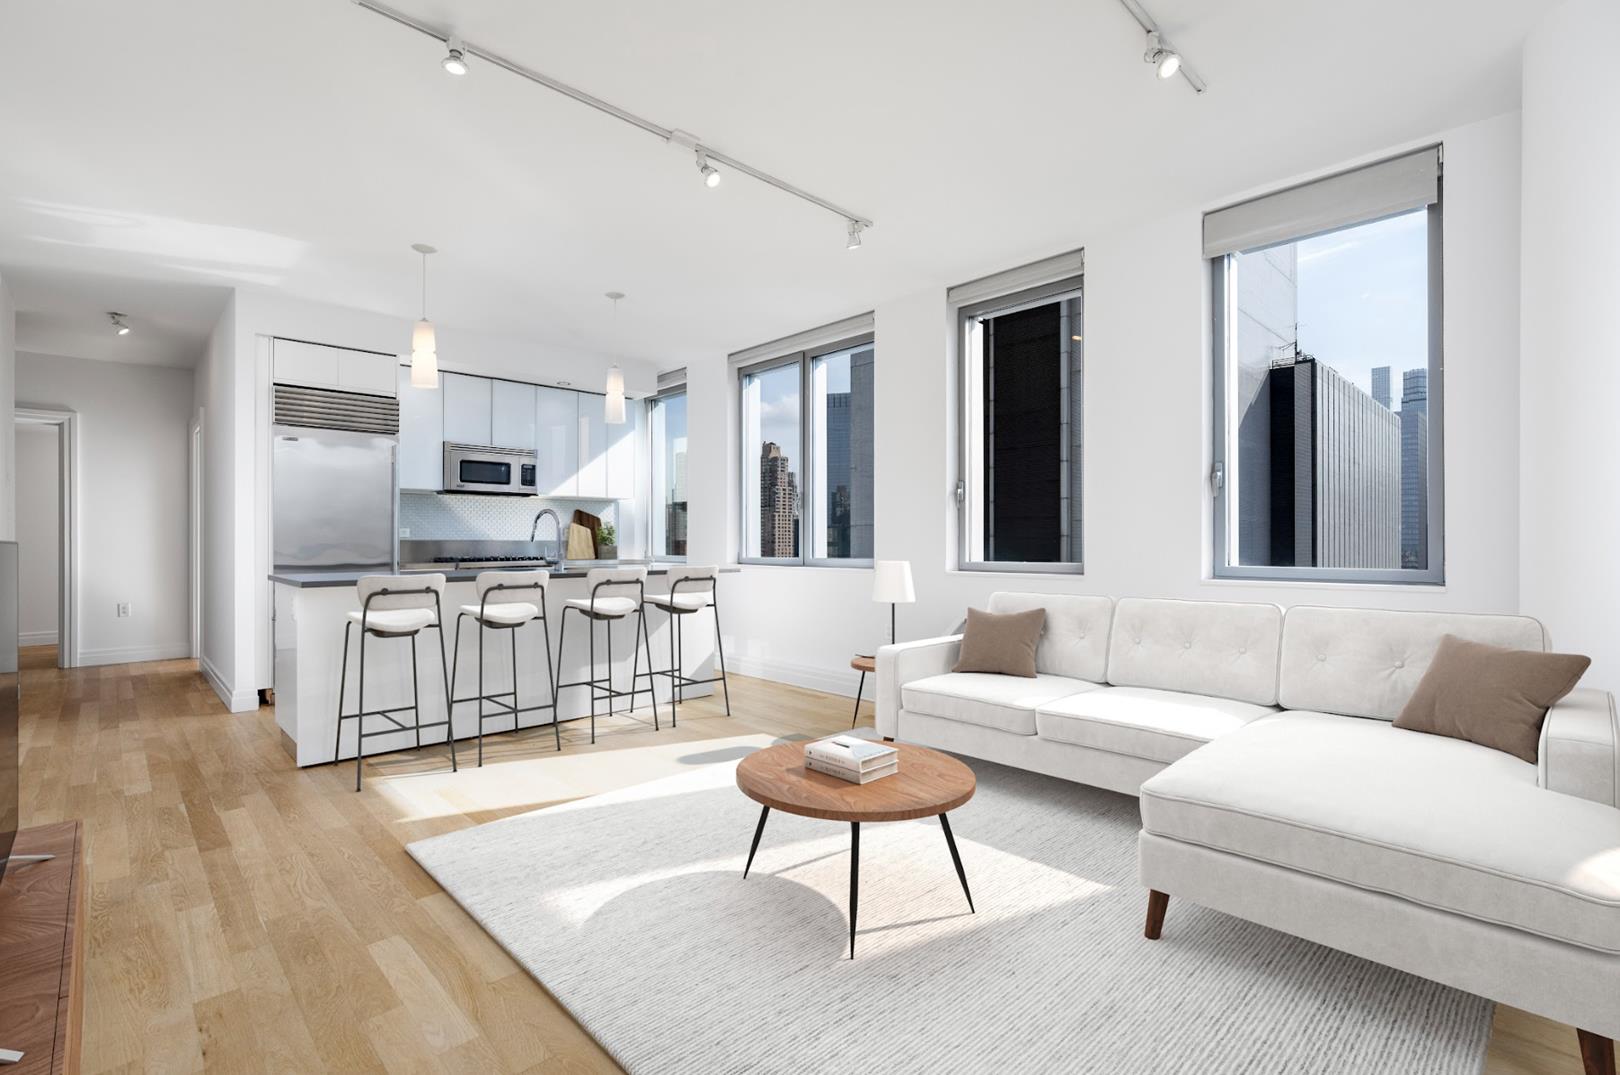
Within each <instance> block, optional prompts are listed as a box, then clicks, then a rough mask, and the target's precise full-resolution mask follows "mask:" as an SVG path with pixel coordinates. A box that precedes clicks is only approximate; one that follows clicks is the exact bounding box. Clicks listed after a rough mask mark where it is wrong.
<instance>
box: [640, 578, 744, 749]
mask: <svg viewBox="0 0 1620 1075" xmlns="http://www.w3.org/2000/svg"><path fill="white" fill-rule="evenodd" d="M719 575H720V569H719V568H718V567H716V566H715V565H713V564H710V565H707V566H704V567H672V568H670V569H669V576H668V578H669V592H668V593H655V594H648V595H647V596H646V597H645V598H643V599H642V603H643V605H651V606H652V607H653V608H657V609H662V610H663V611H664V612H665V613H667V614H668V616H669V667H668V668H659V669H653V668H652V656H651V655H650V654H649V655H648V657H647V667H648V668H649V669H651V670H650V671H648V672H645V673H643V674H644V675H647V676H668V677H669V714H670V715H669V725H670V727H672V728H673V727H675V726H676V724H675V721H676V706H677V703H678V702H680V701H682V700H683V699H682V688H684V687H695V686H697V685H699V684H702V683H719V684H720V688H721V690H723V691H724V692H725V695H726V716H728V717H729V716H731V685H730V684H728V683H727V682H726V647H725V643H723V642H721V641H720V604H719V599H718V595H717V593H716V590H715V582H716V580H717V579H718V578H719ZM705 608H712V609H714V648H715V651H716V653H718V655H719V657H720V674H719V675H718V676H710V677H709V678H707V679H693V678H692V677H691V676H688V675H686V674H685V673H684V672H683V671H682V670H681V661H680V657H678V656H676V655H677V654H680V655H683V656H684V655H685V653H686V649H685V647H684V646H683V645H682V641H683V639H684V637H685V632H684V630H683V628H682V627H681V623H682V620H683V618H684V617H686V616H690V615H691V614H692V613H694V612H699V611H701V610H703V609H705ZM648 686H651V683H649V684H648Z"/></svg>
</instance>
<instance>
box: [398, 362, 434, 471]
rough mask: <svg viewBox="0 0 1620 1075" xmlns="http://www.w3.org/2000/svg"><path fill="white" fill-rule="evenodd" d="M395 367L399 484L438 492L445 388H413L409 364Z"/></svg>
mask: <svg viewBox="0 0 1620 1075" xmlns="http://www.w3.org/2000/svg"><path fill="white" fill-rule="evenodd" d="M398 370H399V372H398V375H397V376H398V384H399V487H400V488H401V489H431V490H433V491H435V492H437V491H438V490H439V489H441V488H443V482H444V389H443V388H412V387H411V368H410V367H409V366H400V367H398Z"/></svg>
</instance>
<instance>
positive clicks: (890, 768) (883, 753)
mask: <svg viewBox="0 0 1620 1075" xmlns="http://www.w3.org/2000/svg"><path fill="white" fill-rule="evenodd" d="M804 767H805V768H806V769H814V770H815V771H816V772H818V773H826V774H827V775H828V776H836V777H837V778H838V779H840V780H848V781H849V782H850V783H851V784H870V783H871V782H872V781H874V780H880V779H882V778H883V777H886V776H891V775H893V774H894V773H895V772H897V771H899V768H900V752H899V751H898V750H896V749H894V747H892V746H890V745H889V744H887V743H874V742H872V741H871V740H870V739H860V738H857V737H855V736H853V735H835V736H832V737H831V738H829V739H817V740H816V741H815V742H813V743H807V744H805V748H804Z"/></svg>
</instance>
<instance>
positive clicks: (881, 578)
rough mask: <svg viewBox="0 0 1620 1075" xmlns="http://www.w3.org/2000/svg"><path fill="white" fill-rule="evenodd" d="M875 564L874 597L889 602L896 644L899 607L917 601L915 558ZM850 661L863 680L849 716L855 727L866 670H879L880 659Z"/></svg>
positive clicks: (890, 634) (891, 628)
mask: <svg viewBox="0 0 1620 1075" xmlns="http://www.w3.org/2000/svg"><path fill="white" fill-rule="evenodd" d="M872 567H873V571H872V600H874V601H887V602H888V603H889V644H890V645H893V644H894V642H895V632H894V620H895V610H896V607H897V606H899V605H909V604H912V603H914V602H915V601H916V600H917V591H916V590H915V589H913V588H912V585H911V561H909V560H878V561H876V562H875V563H874V564H873V565H872ZM849 664H850V667H851V668H854V669H855V670H856V671H858V672H860V674H861V681H860V683H859V684H858V685H857V686H856V688H855V714H854V716H852V717H850V718H849V726H850V727H851V728H853V727H855V723H856V721H858V720H860V719H861V692H862V691H864V690H865V689H866V673H868V672H871V671H875V670H876V668H877V662H876V661H875V660H873V659H872V658H871V657H856V658H855V659H854V660H853V661H851V662H849Z"/></svg>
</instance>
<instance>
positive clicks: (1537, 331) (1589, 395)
mask: <svg viewBox="0 0 1620 1075" xmlns="http://www.w3.org/2000/svg"><path fill="white" fill-rule="evenodd" d="M1617 49H1620V5H1616V4H1615V3H1614V0H1568V2H1566V3H1564V4H1563V5H1561V6H1560V7H1558V8H1557V9H1556V10H1555V11H1553V12H1552V13H1551V14H1550V15H1549V16H1548V17H1547V18H1546V19H1545V20H1544V21H1543V22H1542V23H1541V24H1540V26H1538V27H1537V29H1536V30H1535V32H1533V33H1532V34H1531V35H1530V37H1529V39H1528V40H1527V41H1526V43H1525V50H1524V191H1523V193H1524V201H1523V228H1524V261H1523V285H1522V286H1523V307H1522V325H1521V328H1522V341H1523V342H1522V346H1523V350H1524V384H1523V388H1522V393H1521V411H1520V414H1521V421H1522V423H1523V445H1524V452H1523V457H1522V461H1521V475H1522V477H1521V483H1522V487H1523V505H1522V515H1521V534H1522V542H1523V560H1522V565H1523V566H1522V568H1521V570H1522V577H1523V590H1524V603H1525V608H1526V610H1527V611H1530V612H1534V613H1536V614H1538V615H1540V616H1542V617H1544V618H1545V619H1547V620H1548V622H1549V623H1551V625H1552V628H1553V638H1554V642H1555V643H1556V644H1557V645H1558V646H1559V647H1560V648H1564V649H1572V650H1575V651H1577V652H1581V653H1586V654H1589V655H1591V657H1592V658H1593V666H1592V670H1591V671H1590V672H1588V673H1587V679H1588V681H1590V682H1594V683H1601V684H1603V685H1605V686H1611V687H1612V686H1616V685H1617V681H1620V620H1617V618H1616V616H1615V614H1614V609H1613V606H1614V602H1615V598H1616V595H1620V556H1617V550H1620V506H1617V501H1616V492H1617V490H1620V421H1617V420H1616V414H1617V411H1616V408H1617V405H1620V348H1617V346H1616V339H1617V336H1616V332H1615V316H1616V311H1617V310H1620V83H1617V82H1616V81H1615V80H1614V78H1613V76H1612V73H1611V72H1610V71H1608V70H1607V69H1606V65H1603V64H1590V63H1579V62H1576V58H1577V57H1578V56H1602V55H1606V54H1612V53H1614V52H1615V50H1617Z"/></svg>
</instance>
